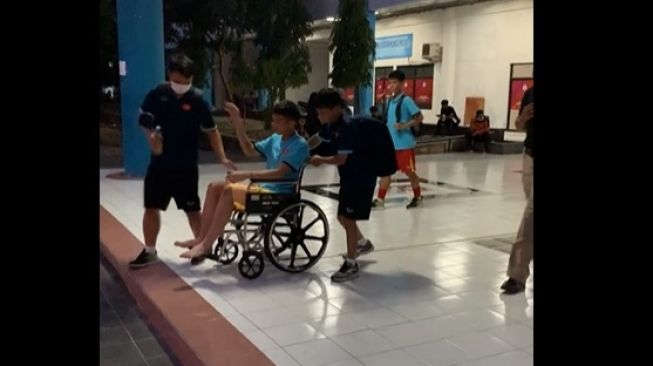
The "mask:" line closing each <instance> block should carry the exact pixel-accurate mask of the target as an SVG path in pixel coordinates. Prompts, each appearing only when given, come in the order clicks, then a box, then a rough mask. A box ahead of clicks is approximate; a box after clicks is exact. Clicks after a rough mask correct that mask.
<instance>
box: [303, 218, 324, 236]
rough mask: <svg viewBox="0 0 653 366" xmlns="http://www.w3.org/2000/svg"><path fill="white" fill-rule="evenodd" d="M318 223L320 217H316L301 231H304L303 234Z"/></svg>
mask: <svg viewBox="0 0 653 366" xmlns="http://www.w3.org/2000/svg"><path fill="white" fill-rule="evenodd" d="M318 221H320V216H318V217H316V218H315V220H313V221H311V222H310V223H309V224H308V225H306V227H305V228H303V229H302V230H304V232H306V231H308V229H310V228H311V227H313V225H315V223H316V222H318Z"/></svg>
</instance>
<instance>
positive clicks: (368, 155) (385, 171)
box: [351, 116, 397, 177]
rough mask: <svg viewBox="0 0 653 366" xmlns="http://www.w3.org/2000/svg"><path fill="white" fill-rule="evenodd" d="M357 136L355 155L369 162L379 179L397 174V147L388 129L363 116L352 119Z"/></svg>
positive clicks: (380, 123)
mask: <svg viewBox="0 0 653 366" xmlns="http://www.w3.org/2000/svg"><path fill="white" fill-rule="evenodd" d="M351 123H352V124H353V127H354V131H355V132H354V133H355V134H356V139H355V141H356V142H357V145H356V147H355V148H354V153H355V154H360V156H361V157H362V158H363V159H365V160H366V161H369V163H370V165H371V167H372V171H374V173H375V175H376V176H377V177H387V176H390V175H393V174H394V173H396V172H397V159H396V157H395V145H394V143H393V142H392V137H391V136H390V131H388V127H387V126H386V125H385V124H384V123H383V122H381V121H379V120H378V119H374V118H367V117H363V116H356V117H352V121H351Z"/></svg>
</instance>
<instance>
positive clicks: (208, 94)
mask: <svg viewBox="0 0 653 366" xmlns="http://www.w3.org/2000/svg"><path fill="white" fill-rule="evenodd" d="M202 92H203V95H204V100H205V101H206V102H207V103H209V106H210V107H211V108H213V105H214V104H215V101H214V100H213V73H212V72H211V69H209V71H207V72H206V81H205V82H204V89H203V90H202Z"/></svg>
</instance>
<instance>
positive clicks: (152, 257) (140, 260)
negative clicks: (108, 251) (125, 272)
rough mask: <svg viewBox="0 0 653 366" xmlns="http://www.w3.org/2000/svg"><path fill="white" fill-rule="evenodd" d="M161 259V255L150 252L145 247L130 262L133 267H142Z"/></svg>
mask: <svg viewBox="0 0 653 366" xmlns="http://www.w3.org/2000/svg"><path fill="white" fill-rule="evenodd" d="M158 261H159V256H157V255H156V252H155V253H148V252H147V251H146V250H145V249H143V250H142V251H141V254H139V255H138V257H136V259H134V260H133V261H131V262H129V266H130V267H131V268H141V267H145V266H147V265H150V264H152V263H156V262H158Z"/></svg>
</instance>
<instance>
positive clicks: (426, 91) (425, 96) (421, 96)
mask: <svg viewBox="0 0 653 366" xmlns="http://www.w3.org/2000/svg"><path fill="white" fill-rule="evenodd" d="M414 99H415V103H417V106H418V107H420V108H423V109H431V108H433V79H417V80H415V98H414Z"/></svg>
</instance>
